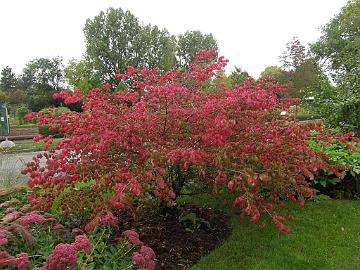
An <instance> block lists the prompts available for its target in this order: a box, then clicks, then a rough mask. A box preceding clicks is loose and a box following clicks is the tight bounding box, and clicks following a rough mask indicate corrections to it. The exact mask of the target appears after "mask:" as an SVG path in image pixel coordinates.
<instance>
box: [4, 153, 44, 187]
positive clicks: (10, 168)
mask: <svg viewBox="0 0 360 270" xmlns="http://www.w3.org/2000/svg"><path fill="white" fill-rule="evenodd" d="M37 153H38V152H27V153H16V154H1V153H0V185H1V184H2V183H4V184H7V185H9V184H12V183H25V182H26V180H27V176H24V175H22V174H21V173H20V170H21V169H23V168H24V167H25V164H26V163H27V162H29V161H31V160H32V157H33V156H34V155H36V154H37Z"/></svg>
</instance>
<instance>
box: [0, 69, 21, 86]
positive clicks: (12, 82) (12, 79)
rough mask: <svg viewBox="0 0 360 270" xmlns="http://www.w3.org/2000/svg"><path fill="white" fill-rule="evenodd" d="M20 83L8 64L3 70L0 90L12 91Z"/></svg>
mask: <svg viewBox="0 0 360 270" xmlns="http://www.w3.org/2000/svg"><path fill="white" fill-rule="evenodd" d="M17 85H18V82H17V78H16V75H15V73H14V72H13V71H12V69H11V67H9V66H6V67H5V68H3V69H2V70H1V79H0V90H2V91H4V92H11V91H12V90H14V89H16V87H17Z"/></svg>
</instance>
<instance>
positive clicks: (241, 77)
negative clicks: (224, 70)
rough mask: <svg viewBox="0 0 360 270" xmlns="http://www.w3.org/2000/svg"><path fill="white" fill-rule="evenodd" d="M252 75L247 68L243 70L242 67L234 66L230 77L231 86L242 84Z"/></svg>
mask: <svg viewBox="0 0 360 270" xmlns="http://www.w3.org/2000/svg"><path fill="white" fill-rule="evenodd" d="M249 77H250V75H249V73H248V72H247V71H245V70H242V69H241V68H240V67H236V66H235V67H234V70H233V71H232V72H231V73H230V75H229V77H228V79H229V83H230V88H233V87H235V86H237V85H240V84H242V83H243V82H245V81H246V80H247V79H248V78H249Z"/></svg>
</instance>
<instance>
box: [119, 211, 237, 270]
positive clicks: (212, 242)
mask: <svg viewBox="0 0 360 270" xmlns="http://www.w3.org/2000/svg"><path fill="white" fill-rule="evenodd" d="M116 214H117V215H118V216H119V220H121V221H122V222H121V223H120V224H119V227H120V228H121V230H122V231H124V230H127V229H134V230H136V231H137V232H138V233H139V235H140V240H141V241H143V242H144V243H145V245H147V246H149V247H151V248H152V249H153V250H154V251H155V254H156V269H159V270H163V269H164V270H165V269H166V270H179V269H188V268H189V267H190V266H191V265H194V264H195V263H196V262H197V261H198V260H199V259H200V258H201V257H202V256H204V255H206V254H208V253H209V252H210V251H211V250H214V249H215V248H216V247H218V246H220V245H221V243H222V242H223V241H224V240H225V239H226V238H227V237H228V236H229V234H230V229H229V226H228V217H227V216H226V215H224V214H223V213H221V212H220V211H218V210H214V209H211V208H203V207H199V206H194V205H181V206H176V207H172V208H169V209H167V210H166V212H163V213H155V212H152V211H151V212H150V213H146V214H144V215H143V216H142V217H141V218H139V219H137V220H136V221H134V220H133V219H132V218H131V216H130V214H129V212H124V211H121V212H118V213H116ZM194 214H195V215H194ZM124 217H125V218H124ZM126 217H127V218H126ZM179 217H187V218H185V220H183V222H181V223H180V222H179ZM180 219H181V218H180ZM193 222H194V224H193Z"/></svg>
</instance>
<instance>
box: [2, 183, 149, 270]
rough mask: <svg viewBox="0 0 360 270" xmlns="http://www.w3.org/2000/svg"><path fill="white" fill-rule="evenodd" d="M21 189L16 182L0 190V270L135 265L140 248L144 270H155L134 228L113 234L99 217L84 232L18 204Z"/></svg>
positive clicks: (121, 269)
mask: <svg viewBox="0 0 360 270" xmlns="http://www.w3.org/2000/svg"><path fill="white" fill-rule="evenodd" d="M26 193H27V190H26V189H24V188H23V187H20V186H19V187H15V188H12V189H2V190H1V191H0V198H1V203H0V268H1V269H14V268H16V269H18V270H25V269H36V270H63V269H83V270H90V269H119V270H125V269H135V267H136V265H139V263H138V261H137V260H136V258H137V257H139V256H145V255H143V253H144V252H145V254H150V255H151V256H148V255H146V256H147V257H146V260H145V261H146V264H147V268H146V269H148V270H152V269H155V263H154V259H155V254H154V252H153V251H152V250H151V248H149V247H147V246H145V245H144V244H143V243H142V242H141V241H140V240H139V239H138V236H137V233H136V232H134V231H130V230H129V231H125V232H124V233H123V234H124V237H122V238H114V234H113V229H114V227H116V219H115V218H114V217H112V216H107V217H104V219H103V220H102V221H101V222H100V223H99V224H98V227H97V228H96V229H94V230H92V231H90V232H88V233H87V234H85V233H84V231H83V230H81V229H78V228H74V227H73V225H74V224H67V226H64V225H62V224H60V223H58V221H57V218H56V217H55V216H52V215H50V214H47V213H45V214H44V213H41V212H39V211H36V210H32V209H31V205H29V204H24V200H23V198H24V197H26ZM110 221H112V222H110ZM117 229H118V228H117ZM136 236H137V237H136ZM144 250H145V251H144ZM138 251H139V252H140V253H139V252H138ZM139 268H141V265H139Z"/></svg>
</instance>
